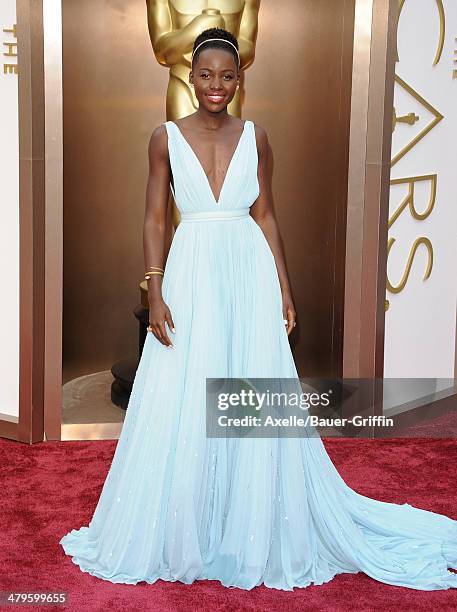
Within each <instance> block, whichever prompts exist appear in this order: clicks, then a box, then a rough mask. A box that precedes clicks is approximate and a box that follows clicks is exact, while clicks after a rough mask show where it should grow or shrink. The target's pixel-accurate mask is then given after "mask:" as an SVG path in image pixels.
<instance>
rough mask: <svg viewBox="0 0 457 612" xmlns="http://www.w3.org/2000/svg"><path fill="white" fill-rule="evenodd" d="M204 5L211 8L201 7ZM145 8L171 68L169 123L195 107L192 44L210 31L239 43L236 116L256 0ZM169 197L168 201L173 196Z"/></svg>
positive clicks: (156, 1)
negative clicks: (219, 30) (220, 31)
mask: <svg viewBox="0 0 457 612" xmlns="http://www.w3.org/2000/svg"><path fill="white" fill-rule="evenodd" d="M208 4H209V5H210V7H211V8H210V7H208V6H205V5H208ZM146 5H147V14H148V28H149V35H150V37H151V43H152V48H153V50H154V55H155V57H156V59H157V61H158V62H159V64H161V65H162V66H168V67H169V68H170V80H169V82H168V89H167V99H166V115H167V120H169V121H170V120H171V121H173V120H175V119H180V118H182V117H186V116H187V115H191V114H192V113H194V112H195V111H196V109H197V108H198V100H197V99H196V97H195V93H194V91H193V89H192V88H191V87H190V86H189V72H190V69H191V63H190V60H191V56H192V47H193V44H194V40H195V39H196V38H197V36H198V35H199V34H201V33H202V32H203V31H204V30H207V29H208V28H224V29H225V30H227V31H228V32H231V33H232V34H233V35H234V36H236V38H237V40H238V44H239V54H240V62H241V73H240V81H239V84H240V86H239V89H238V90H237V92H236V94H235V96H234V98H233V100H232V101H231V102H230V104H229V105H228V107H227V111H228V112H229V113H230V114H231V115H234V116H236V117H240V116H241V106H242V101H243V92H244V74H243V71H244V70H245V69H246V68H248V66H250V65H251V64H252V62H253V61H254V56H255V41H256V38H257V28H258V13H259V6H260V0H209V1H208V2H207V1H205V0H173V1H172V0H146ZM170 198H171V201H172V200H173V198H172V196H171V194H170ZM171 207H172V211H173V212H172V222H173V225H174V227H175V228H176V226H177V225H178V223H179V219H180V215H179V211H178V209H177V208H176V204H175V203H174V202H173V203H172V204H171ZM169 210H170V206H169Z"/></svg>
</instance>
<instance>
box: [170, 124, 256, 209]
mask: <svg viewBox="0 0 457 612" xmlns="http://www.w3.org/2000/svg"><path fill="white" fill-rule="evenodd" d="M247 122H248V120H247V119H245V121H244V123H243V129H242V130H241V134H240V137H239V139H238V142H237V144H236V147H235V150H234V151H233V153H232V157H231V158H230V161H229V165H228V166H227V170H226V172H225V175H224V180H223V182H222V187H221V190H220V192H219V197H218V199H217V200H216V196H215V195H214V192H213V190H212V188H211V185H210V182H209V179H208V176H207V174H206V172H205V169H204V168H203V164H202V163H201V161H200V160H199V158H198V155H197V154H196V153H195V151H194V150H193V148H192V147H191V146H190V144H189V142H188V141H187V139H186V138H185V137H184V134H183V133H182V132H181V129H180V128H179V127H178V124H177V123H175V122H174V121H171V123H173V125H174V126H175V127H176V130H177V132H178V134H179V135H180V137H181V138H182V140H183V141H184V143H185V144H186V145H187V147H188V148H189V151H190V153H191V154H192V155H193V157H194V159H195V161H196V162H197V166H198V167H199V168H200V170H201V173H202V174H203V177H204V179H205V183H206V186H207V187H208V191H209V193H210V194H211V197H212V199H213V202H214V204H216V206H218V205H219V203H220V201H221V199H222V194H223V192H224V188H225V184H226V183H227V177H228V175H229V173H230V170H231V168H232V166H233V162H234V159H235V157H236V155H237V153H238V151H239V149H240V146H241V142H242V140H243V136H244V133H245V131H246V124H247Z"/></svg>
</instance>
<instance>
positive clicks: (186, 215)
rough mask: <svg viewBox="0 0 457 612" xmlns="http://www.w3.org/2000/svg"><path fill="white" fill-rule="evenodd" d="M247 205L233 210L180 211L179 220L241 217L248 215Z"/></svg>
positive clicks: (214, 219) (211, 219) (212, 219)
mask: <svg viewBox="0 0 457 612" xmlns="http://www.w3.org/2000/svg"><path fill="white" fill-rule="evenodd" d="M249 208H250V207H249V206H248V207H247V208H237V209H235V210H208V211H204V212H185V211H183V212H182V213H181V222H183V221H184V222H186V221H216V220H221V219H241V218H243V217H249Z"/></svg>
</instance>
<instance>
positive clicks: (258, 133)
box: [252, 121, 268, 155]
mask: <svg viewBox="0 0 457 612" xmlns="http://www.w3.org/2000/svg"><path fill="white" fill-rule="evenodd" d="M252 123H254V121H253V122H252ZM254 132H255V139H256V142H257V150H258V152H259V154H260V155H262V154H263V153H265V152H266V151H267V150H268V135H267V132H266V130H265V129H264V128H263V127H262V126H261V125H258V124H257V123H254Z"/></svg>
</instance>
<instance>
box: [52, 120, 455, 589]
mask: <svg viewBox="0 0 457 612" xmlns="http://www.w3.org/2000/svg"><path fill="white" fill-rule="evenodd" d="M165 126H166V129H167V132H168V147H169V156H170V163H171V168H172V173H173V179H174V189H173V186H171V188H172V190H173V194H174V196H175V201H176V203H177V206H178V208H179V210H180V213H181V222H180V224H179V225H178V227H177V229H176V233H175V235H174V237H173V241H172V244H171V248H170V251H169V255H168V258H167V261H166V267H165V273H164V277H163V281H162V294H163V297H164V300H165V302H166V303H167V304H168V306H169V307H170V311H171V313H172V316H173V319H174V323H175V328H176V333H175V334H173V333H171V332H168V335H169V337H170V339H171V341H172V342H173V343H174V347H173V348H172V349H169V348H166V347H165V346H164V345H162V344H161V343H160V342H159V341H158V340H157V339H156V338H155V336H154V335H153V334H152V333H148V335H147V338H146V342H145V345H144V349H143V353H142V357H141V360H140V363H139V367H138V370H137V373H136V377H135V381H134V385H133V389H132V394H131V397H130V402H129V405H128V409H127V413H126V417H125V421H124V425H123V429H122V434H121V436H120V439H119V441H118V444H117V448H116V452H115V454H114V457H113V460H112V464H111V467H110V470H109V474H108V476H107V478H106V481H105V483H104V486H103V489H102V492H101V495H100V498H99V500H98V503H97V506H96V509H95V512H94V514H93V517H92V519H91V521H90V523H89V526H87V527H86V526H84V527H80V528H79V529H78V530H75V529H73V530H71V531H70V532H69V533H67V534H66V535H64V536H63V537H62V539H61V540H60V544H61V545H62V546H63V548H64V550H65V553H66V554H67V555H70V556H71V557H72V561H73V563H75V564H77V565H78V566H79V567H80V569H81V570H82V571H84V572H88V573H90V574H92V575H94V576H97V577H98V578H102V579H105V580H108V581H110V582H113V583H128V584H136V583H138V582H140V581H146V582H148V583H151V584H152V583H154V582H155V581H156V580H158V579H162V580H167V581H177V580H179V581H181V582H183V583H187V584H189V583H192V582H193V581H195V580H201V579H210V580H218V581H220V582H221V583H222V584H223V585H225V586H227V587H230V586H233V587H239V588H242V589H252V588H253V587H255V586H256V585H259V584H265V585H266V586H267V587H271V588H275V589H282V590H287V591H290V590H293V588H294V587H306V586H308V585H310V584H322V583H325V582H328V581H329V580H331V579H332V578H333V577H334V576H335V575H336V574H339V573H343V572H346V573H357V572H359V571H361V572H364V573H365V574H367V575H368V576H371V577H372V578H374V579H376V580H379V581H381V582H384V583H387V584H392V585H400V586H404V587H410V588H413V589H421V590H435V589H436V590H437V589H447V588H450V587H454V588H455V587H457V575H456V574H454V573H452V572H450V571H449V570H448V568H451V567H452V568H455V567H456V566H457V521H454V520H451V519H450V518H448V517H446V516H443V515H440V514H435V513H432V512H428V511H425V510H421V509H417V508H414V507H412V506H410V505H409V504H403V505H398V504H393V503H385V502H381V501H376V500H373V499H370V498H368V497H365V496H363V495H360V494H358V493H356V492H355V491H354V490H352V489H351V488H349V487H348V486H347V485H346V483H345V482H344V481H343V479H342V478H341V477H340V476H339V474H338V472H337V470H336V468H335V467H334V465H333V463H332V462H331V460H330V458H329V456H328V454H327V452H326V450H325V447H324V445H323V443H322V441H321V439H320V438H319V437H309V436H308V437H303V438H263V439H253V438H231V439H230V438H207V437H206V424H205V393H206V382H205V381H206V377H240V378H242V377H244V378H246V377H249V378H255V377H259V378H262V377H274V378H279V377H285V378H295V377H297V378H298V373H297V370H296V367H295V363H294V360H293V356H292V353H291V350H290V346H289V339H288V336H287V332H286V329H285V325H284V322H283V313H282V299H281V290H280V285H279V280H278V275H277V270H276V266H275V260H274V257H273V254H272V252H271V250H270V247H269V245H268V242H267V241H266V238H265V236H264V234H263V232H262V230H261V229H260V227H259V226H258V225H257V223H256V222H255V221H254V219H253V218H252V217H251V216H250V215H249V207H250V206H251V205H252V204H253V203H254V202H255V200H256V199H257V197H258V195H259V183H258V179H257V147H256V140H255V130H254V124H253V122H252V121H249V120H248V121H245V123H244V126H243V132H242V134H241V137H240V140H239V142H238V145H237V148H236V149H235V152H234V154H233V157H232V159H231V162H230V165H229V168H228V171H227V174H226V177H225V181H224V183H223V187H222V191H221V193H220V197H219V200H218V201H216V199H215V197H214V194H213V193H212V190H211V187H210V184H209V181H208V179H207V177H206V175H205V172H204V170H203V167H202V166H201V164H200V162H199V160H198V158H197V156H196V155H195V153H194V151H193V149H192V148H191V146H190V145H189V143H188V142H187V140H186V139H185V138H184V136H183V134H182V133H181V131H180V130H179V128H178V126H177V125H176V124H175V123H174V122H172V121H168V122H166V123H165ZM167 331H168V330H167ZM419 477H420V476H419Z"/></svg>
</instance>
